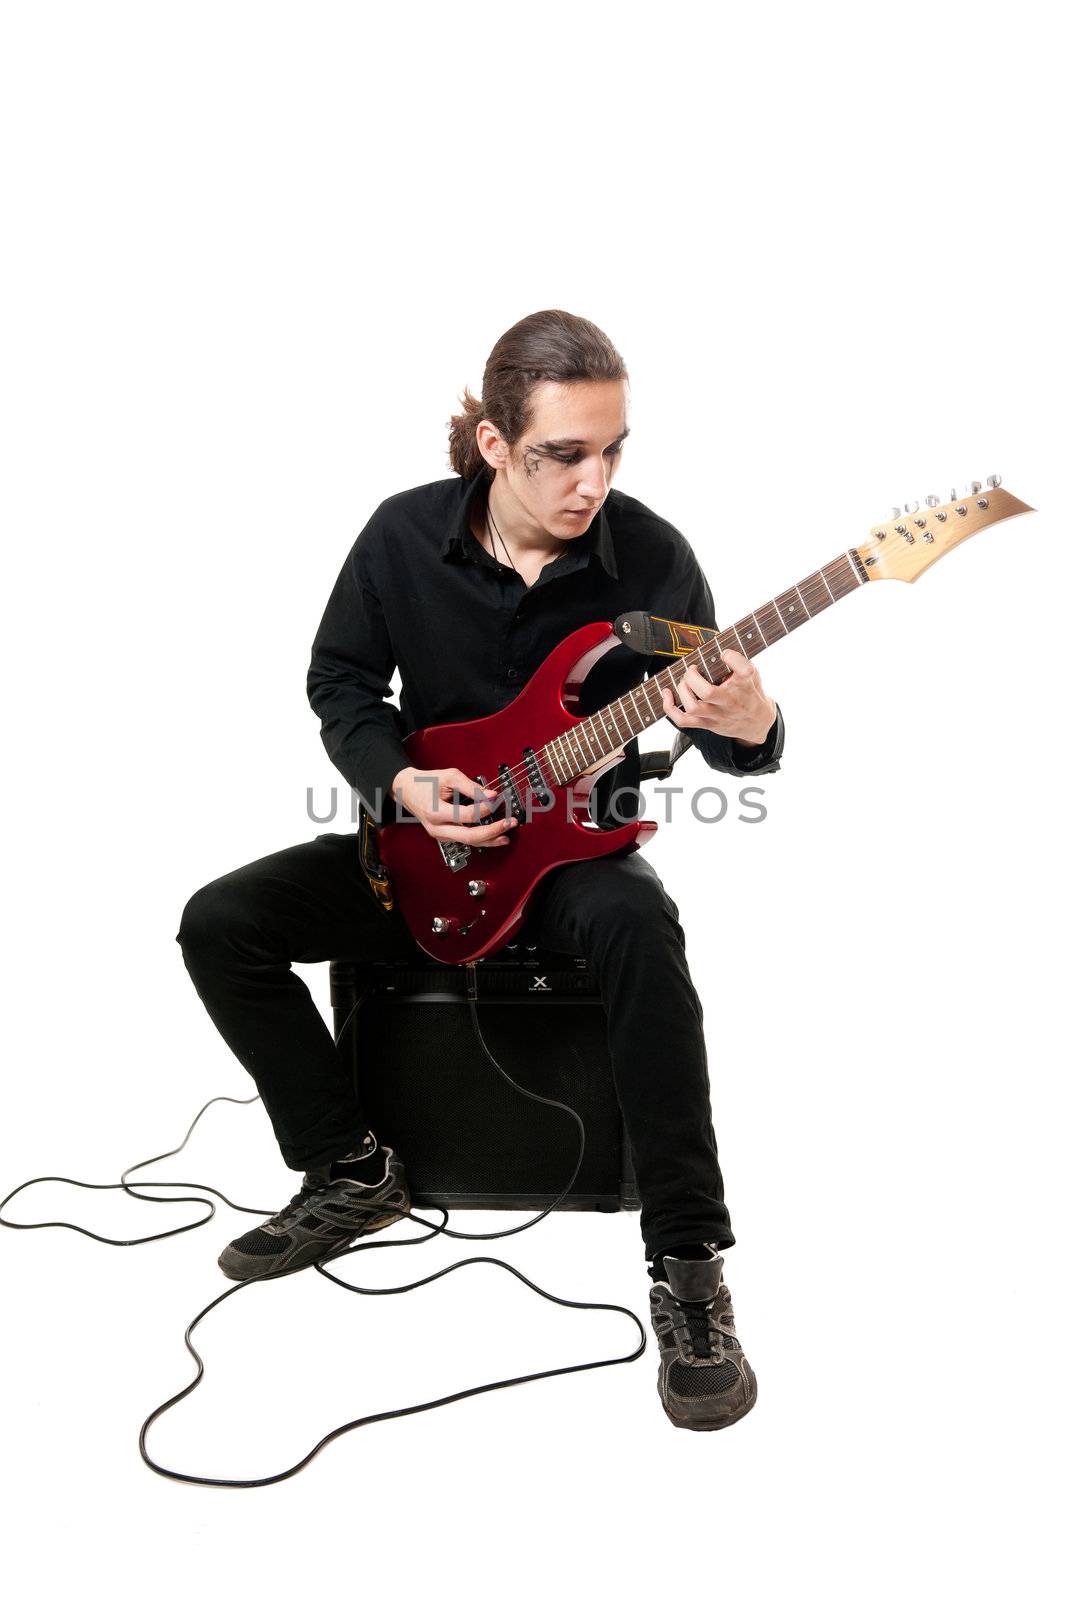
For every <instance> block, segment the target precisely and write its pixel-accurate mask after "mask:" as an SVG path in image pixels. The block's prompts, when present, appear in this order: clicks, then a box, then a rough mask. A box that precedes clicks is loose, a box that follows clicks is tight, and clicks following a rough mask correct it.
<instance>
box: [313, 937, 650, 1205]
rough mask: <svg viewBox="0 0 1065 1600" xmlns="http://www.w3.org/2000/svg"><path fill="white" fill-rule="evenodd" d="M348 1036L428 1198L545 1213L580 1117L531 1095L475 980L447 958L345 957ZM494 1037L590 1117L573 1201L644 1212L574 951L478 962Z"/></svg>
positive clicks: (341, 983)
mask: <svg viewBox="0 0 1065 1600" xmlns="http://www.w3.org/2000/svg"><path fill="white" fill-rule="evenodd" d="M330 977H331V990H332V1002H333V1008H334V1018H335V1030H336V1033H337V1034H338V1035H339V1033H340V1030H341V1028H342V1027H343V1024H344V1022H345V1019H346V1018H347V1017H348V1016H349V1014H350V1013H351V1010H352V1007H353V1006H354V1005H355V1003H356V1001H357V1000H361V1003H360V1004H359V1007H358V1011H357V1013H356V1015H355V1017H354V1020H353V1021H352V1023H351V1024H350V1025H349V1027H348V1028H347V1030H346V1031H345V1032H344V1034H343V1037H342V1039H341V1050H342V1052H343V1054H344V1055H345V1057H346V1059H347V1060H348V1061H349V1062H350V1064H351V1067H352V1070H353V1072H354V1074H355V1080H356V1084H357V1086H358V1092H359V1097H360V1099H361V1101H362V1103H363V1105H364V1107H365V1110H366V1115H367V1117H368V1119H369V1121H370V1123H371V1126H372V1127H373V1129H374V1131H375V1132H376V1133H377V1135H378V1137H379V1138H380V1139H381V1140H382V1142H383V1143H386V1144H389V1145H392V1146H393V1147H394V1148H395V1150H396V1152H397V1153H398V1154H399V1155H400V1156H401V1158H402V1160H403V1162H404V1165H405V1167H406V1171H407V1177H408V1180H409V1182H410V1185H411V1193H412V1196H413V1198H414V1201H415V1203H416V1204H421V1205H434V1204H440V1205H446V1206H448V1207H449V1208H452V1209H456V1208H458V1209H461V1208H463V1207H485V1208H489V1209H515V1210H539V1209H541V1208H542V1207H544V1206H546V1205H548V1204H549V1203H550V1202H551V1201H552V1200H553V1199H554V1198H555V1196H556V1195H557V1194H559V1193H560V1192H561V1190H562V1189H564V1188H565V1186H566V1183H567V1182H568V1180H569V1177H570V1175H571V1173H572V1171H573V1168H574V1165H575V1163H576V1160H577V1154H578V1151H579V1149H580V1131H579V1129H578V1126H577V1123H576V1121H575V1120H574V1119H573V1117H571V1116H568V1115H567V1114H566V1112H564V1111H561V1110H559V1109H557V1108H556V1107H554V1106H543V1105H540V1104H538V1103H537V1102H536V1101H532V1100H527V1099H526V1098H525V1097H524V1096H523V1095H521V1094H519V1093H518V1091H517V1090H516V1089H513V1088H511V1086H510V1085H509V1084H508V1083H507V1082H506V1081H505V1080H504V1079H503V1078H501V1077H500V1075H499V1073H498V1072H497V1071H496V1069H495V1068H494V1067H493V1066H492V1064H491V1062H490V1061H489V1060H488V1059H487V1058H486V1057H485V1055H484V1052H483V1051H482V1049H481V1047H480V1045H479V1043H478V1041H477V1036H476V1034H475V1033H474V1029H473V1024H472V1020H471V1018H470V1011H469V1005H468V1003H467V1001H466V999H465V984H466V975H465V973H464V972H463V971H462V970H461V969H456V968H452V967H444V966H442V965H441V964H440V963H432V964H430V963H428V962H427V963H426V966H425V968H420V967H419V966H417V964H416V963H387V962H367V963H351V962H343V963H342V962H335V963H334V964H333V965H332V967H331V969H330ZM477 989H478V998H477V1015H478V1019H479V1021H480V1024H481V1032H482V1033H483V1035H484V1038H485V1042H486V1044H487V1045H488V1048H489V1049H490V1050H491V1051H492V1053H493V1055H494V1056H495V1057H496V1058H497V1060H498V1061H499V1063H500V1065H501V1066H502V1067H503V1069H504V1070H505V1071H506V1072H507V1073H508V1075H509V1076H510V1077H511V1078H513V1079H514V1080H515V1082H517V1083H519V1084H521V1086H522V1087H523V1088H525V1089H529V1090H531V1091H532V1092H533V1093H534V1094H538V1095H544V1096H545V1097H547V1098H548V1099H551V1100H560V1101H562V1102H563V1103H564V1104H565V1105H568V1106H572V1107H573V1108H574V1110H576V1111H577V1112H579V1114H580V1116H581V1118H582V1120H583V1122H584V1131H585V1151H584V1157H583V1160H582V1162H581V1168H580V1171H579V1173H578V1175H577V1179H576V1181H575V1183H574V1187H573V1192H572V1193H571V1194H570V1195H569V1196H567V1198H566V1200H565V1201H564V1202H563V1204H562V1206H561V1207H560V1208H559V1209H566V1210H598V1211H617V1210H621V1209H625V1210H634V1209H636V1208H638V1206H639V1194H638V1192H637V1189H636V1183H635V1179H634V1177H633V1171H632V1156H631V1151H630V1149H629V1143H628V1139H627V1137H626V1133H625V1127H624V1123H623V1121H622V1117H621V1112H620V1110H619V1108H618V1103H617V1097H616V1095H615V1092H614V1082H613V1075H612V1073H611V1070H610V1057H609V1052H608V1050H607V1040H606V1016H605V1013H604V1011H603V1007H602V1001H601V1000H600V997H599V994H598V992H597V990H596V988H595V985H594V983H593V982H592V980H591V978H590V977H589V975H588V974H587V972H585V971H584V970H583V963H577V962H575V961H573V960H572V959H570V958H566V957H563V956H558V957H554V956H547V955H546V954H545V955H544V956H539V957H537V958H536V959H531V960H530V959H525V960H522V961H510V962H506V961H498V962H495V963H492V964H489V963H485V964H484V967H483V970H482V968H478V977H477Z"/></svg>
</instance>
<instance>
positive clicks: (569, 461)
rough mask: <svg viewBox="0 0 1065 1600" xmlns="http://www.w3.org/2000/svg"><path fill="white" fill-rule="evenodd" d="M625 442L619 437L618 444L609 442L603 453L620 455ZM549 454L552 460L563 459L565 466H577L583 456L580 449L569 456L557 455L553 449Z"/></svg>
mask: <svg viewBox="0 0 1065 1600" xmlns="http://www.w3.org/2000/svg"><path fill="white" fill-rule="evenodd" d="M624 443H625V441H624V439H619V440H618V442H617V444H609V445H607V447H606V449H605V450H604V452H603V454H604V455H608V456H619V455H620V454H621V448H622V445H623V444H624ZM548 454H549V455H550V458H551V460H552V461H561V462H562V465H563V466H565V467H572V466H575V465H576V463H577V462H578V461H580V459H581V456H582V452H581V451H580V450H575V451H574V452H573V454H572V455H568V456H564V455H556V453H555V452H554V451H553V450H552V451H549V452H548Z"/></svg>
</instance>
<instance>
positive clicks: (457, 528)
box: [440, 467, 618, 578]
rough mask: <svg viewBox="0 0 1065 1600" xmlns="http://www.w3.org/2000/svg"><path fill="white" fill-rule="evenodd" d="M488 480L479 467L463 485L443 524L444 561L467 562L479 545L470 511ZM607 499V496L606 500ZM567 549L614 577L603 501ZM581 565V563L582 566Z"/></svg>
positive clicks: (441, 552) (482, 469)
mask: <svg viewBox="0 0 1065 1600" xmlns="http://www.w3.org/2000/svg"><path fill="white" fill-rule="evenodd" d="M489 481H490V480H489V478H488V473H487V470H486V468H484V467H481V468H480V470H479V471H478V473H477V476H476V477H475V478H471V479H470V480H469V482H468V483H466V484H464V486H463V490H462V494H461V496H460V498H459V503H458V505H457V507H456V509H455V512H454V515H453V516H452V518H451V520H450V522H449V523H448V525H447V529H446V531H445V533H444V538H443V542H442V544H441V546H440V554H441V557H442V559H443V560H445V561H454V560H457V559H459V558H460V557H462V556H465V557H466V558H467V559H469V558H470V557H471V556H472V555H473V553H474V551H475V550H479V549H480V545H479V544H478V543H477V540H476V539H475V538H474V537H473V533H472V531H471V529H470V510H471V508H472V507H473V505H474V503H475V501H476V500H477V499H483V498H484V496H486V495H487V493H488V485H489ZM606 499H607V500H609V499H610V495H609V493H608V494H607V497H606ZM570 548H571V549H572V550H573V551H574V553H575V554H576V553H580V552H581V551H584V552H586V553H587V554H588V555H590V556H593V555H594V556H596V557H598V560H599V563H600V565H601V566H602V568H603V571H604V572H606V573H609V575H610V577H612V578H616V577H617V575H618V568H617V561H616V559H615V555H614V540H613V537H612V535H611V532H610V523H609V521H608V520H607V514H606V500H604V501H603V504H602V505H601V506H600V507H599V510H598V511H597V512H596V514H595V516H594V517H593V518H592V520H591V522H590V523H589V524H588V526H587V528H585V530H584V532H583V533H582V534H581V536H580V538H579V539H573V540H572V541H571V543H570ZM582 565H583V563H582Z"/></svg>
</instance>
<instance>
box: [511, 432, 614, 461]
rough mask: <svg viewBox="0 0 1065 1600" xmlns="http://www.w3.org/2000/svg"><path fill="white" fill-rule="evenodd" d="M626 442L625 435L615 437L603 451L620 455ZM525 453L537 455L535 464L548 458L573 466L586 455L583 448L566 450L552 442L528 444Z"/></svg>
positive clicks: (532, 455)
mask: <svg viewBox="0 0 1065 1600" xmlns="http://www.w3.org/2000/svg"><path fill="white" fill-rule="evenodd" d="M624 443H625V439H624V437H622V438H620V439H615V441H614V443H613V444H611V445H607V447H606V450H605V451H604V452H603V454H604V455H608V456H619V455H620V454H621V448H622V446H623V444H624ZM525 453H526V457H527V458H528V457H535V458H536V460H535V462H534V463H532V465H535V466H538V465H539V462H540V460H547V461H558V462H560V463H561V465H562V466H564V467H572V466H575V465H576V464H577V462H578V461H580V460H582V459H583V456H584V452H583V450H571V451H566V450H563V449H562V447H561V446H559V445H551V444H531V445H528V446H527V447H526V452H525Z"/></svg>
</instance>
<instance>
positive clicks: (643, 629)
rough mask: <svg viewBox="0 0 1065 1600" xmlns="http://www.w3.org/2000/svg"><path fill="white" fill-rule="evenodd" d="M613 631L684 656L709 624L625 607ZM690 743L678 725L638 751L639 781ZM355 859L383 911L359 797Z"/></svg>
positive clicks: (708, 634)
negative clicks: (665, 746)
mask: <svg viewBox="0 0 1065 1600" xmlns="http://www.w3.org/2000/svg"><path fill="white" fill-rule="evenodd" d="M614 632H615V633H616V634H617V636H618V638H619V639H620V640H621V642H622V644H625V645H627V646H628V648H629V649H630V650H632V651H634V652H635V653H636V654H637V655H641V656H671V657H676V656H686V655H688V654H689V652H690V651H692V650H695V649H696V648H697V647H698V646H699V645H701V644H705V643H706V641H707V640H708V639H712V638H713V636H714V633H715V630H714V629H713V628H701V627H699V626H697V625H696V624H695V623H691V622H671V621H670V620H669V619H668V618H667V617H656V616H653V615H652V614H651V613H650V612H648V611H626V612H625V614H624V616H621V617H618V619H617V621H616V622H615V623H614ZM690 747H691V740H690V739H689V738H688V735H687V734H686V733H685V732H684V730H683V729H681V728H678V729H677V733H676V737H675V738H674V740H673V744H672V747H671V748H670V749H669V750H649V751H641V752H640V782H641V783H644V782H646V781H647V780H648V779H650V778H668V777H669V776H670V775H671V773H672V771H673V768H674V767H675V766H676V764H677V762H678V761H679V760H680V758H681V756H682V755H683V754H684V752H685V751H686V750H688V749H689V748H690ZM359 860H360V862H361V864H362V870H363V872H364V873H365V874H366V879H367V882H368V883H369V885H370V887H371V889H372V890H373V892H374V895H375V896H376V898H377V901H378V904H379V905H381V906H382V907H383V909H384V910H385V911H391V910H392V909H393V907H394V905H395V899H394V897H393V894H392V885H391V883H390V882H389V879H388V874H387V873H386V872H385V869H384V866H383V865H382V862H381V854H380V850H379V848H378V842H377V825H376V823H375V822H374V820H373V818H372V816H371V815H370V813H369V811H368V810H367V808H366V806H365V805H364V804H363V803H362V801H361V800H360V801H359Z"/></svg>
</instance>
